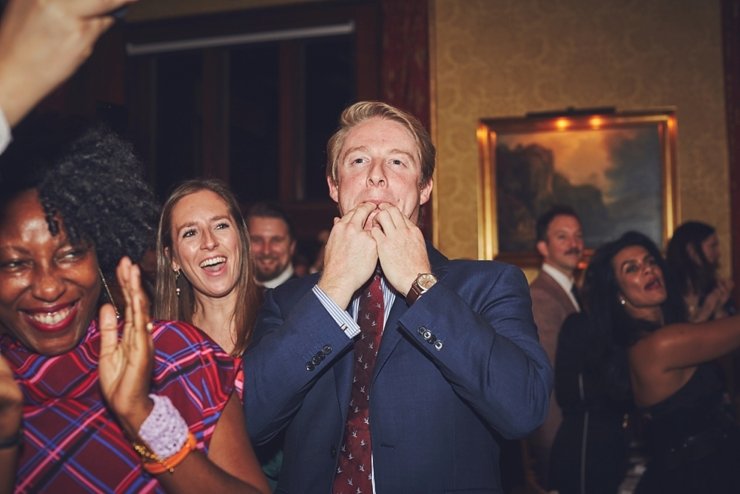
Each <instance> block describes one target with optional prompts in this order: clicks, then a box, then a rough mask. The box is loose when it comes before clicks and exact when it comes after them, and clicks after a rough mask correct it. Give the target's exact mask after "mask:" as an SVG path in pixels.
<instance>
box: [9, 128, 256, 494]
mask: <svg viewBox="0 0 740 494" xmlns="http://www.w3.org/2000/svg"><path fill="white" fill-rule="evenodd" d="M61 124H63V123H60V125H61ZM36 130H37V132H32V133H31V134H30V135H26V136H24V135H23V133H22V132H20V133H19V134H18V135H17V136H16V142H15V143H14V144H12V146H11V147H10V148H9V151H8V153H7V154H5V155H3V157H2V165H1V166H2V168H1V169H0V171H1V172H2V174H3V175H2V181H1V185H0V324H1V325H2V327H3V331H4V332H3V333H2V334H0V349H1V350H2V357H0V479H1V481H0V492H4V491H9V490H11V489H15V491H17V492H42V491H45V492H70V491H81V490H86V491H87V490H91V491H96V492H113V491H115V492H142V491H152V492H164V491H166V492H186V491H187V492H192V491H193V489H197V490H205V489H207V488H214V487H216V488H217V489H218V490H219V491H222V490H223V491H240V492H266V491H267V490H268V488H267V486H266V483H265V480H264V477H263V476H262V474H261V472H260V471H259V466H258V465H257V462H256V460H255V458H254V453H253V452H252V449H251V446H250V445H249V439H248V437H247V436H246V432H245V428H244V419H243V416H242V411H241V407H240V406H239V402H238V399H236V398H235V397H232V392H233V390H234V382H235V377H236V372H237V370H238V368H239V361H238V360H235V359H232V358H231V357H229V356H228V355H226V354H225V353H224V352H223V351H222V350H221V349H220V348H219V347H218V346H217V345H215V344H213V343H212V342H211V341H210V340H207V339H205V338H203V337H202V335H201V333H200V332H199V331H198V330H197V329H195V328H193V327H192V326H190V325H188V324H184V323H179V322H174V321H173V322H165V321H160V322H157V323H152V322H151V321H150V320H149V312H148V299H147V297H146V295H145V293H144V291H143V289H142V286H141V274H140V271H139V269H138V267H137V266H136V265H134V264H132V262H131V261H130V259H129V257H130V258H133V259H139V258H141V257H142V256H143V254H144V252H145V250H146V249H147V248H148V247H149V245H150V244H151V241H152V237H153V235H152V234H153V223H154V219H155V218H156V207H155V205H154V202H153V200H152V194H151V192H149V189H148V187H147V185H146V184H145V183H144V182H143V181H142V180H141V178H140V170H139V163H138V161H137V160H136V158H135V157H134V156H133V154H132V153H131V150H130V147H129V146H128V145H126V144H125V143H123V142H122V141H121V140H120V139H119V138H117V137H116V136H114V135H113V134H112V133H110V132H109V131H107V130H104V129H93V130H89V129H87V130H86V129H83V128H79V127H74V126H73V128H72V129H70V128H65V127H61V126H57V125H52V126H51V127H44V128H37V129H36ZM52 141H54V142H52ZM132 198H135V199H136V200H132ZM121 258H122V259H121ZM119 259H121V260H120V262H119ZM116 264H118V268H117V269H116V270H115V271H116V275H117V279H118V284H119V285H120V288H121V292H122V294H123V299H124V301H125V305H124V306H122V307H120V309H121V312H120V313H121V314H122V316H123V319H120V318H118V319H117V318H116V313H115V312H114V309H113V307H112V306H111V305H110V304H105V305H103V306H102V307H99V306H100V303H99V299H100V294H101V291H104V290H103V287H104V286H105V284H106V283H105V280H104V278H103V275H104V273H108V274H109V278H111V276H110V273H111V272H112V271H113V270H114V267H115V266H116ZM98 310H99V313H98ZM96 316H97V317H96ZM205 383H208V384H205ZM7 400H10V401H7ZM21 400H22V401H21ZM21 414H22V416H21ZM21 422H22V425H21ZM162 424H167V427H166V428H163V427H162ZM101 465H104V468H101ZM13 483H14V485H13ZM255 486H256V487H255Z"/></svg>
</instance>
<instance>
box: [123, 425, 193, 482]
mask: <svg viewBox="0 0 740 494" xmlns="http://www.w3.org/2000/svg"><path fill="white" fill-rule="evenodd" d="M195 445H196V441H195V436H194V435H193V433H192V432H189V433H188V438H187V440H186V441H185V444H183V446H182V448H181V449H180V451H178V452H177V453H175V454H174V455H172V456H170V457H168V458H160V457H159V456H157V455H156V454H154V453H153V452H152V451H151V450H150V449H149V448H148V447H147V446H146V445H145V444H142V443H134V449H135V450H136V452H137V453H139V456H141V459H142V466H143V468H144V470H146V471H147V472H149V473H151V474H152V475H159V474H160V473H164V472H170V473H174V472H175V467H176V466H177V465H179V464H180V463H182V461H183V460H184V459H185V458H186V457H187V456H188V455H189V454H190V452H191V451H193V450H194V449H195Z"/></svg>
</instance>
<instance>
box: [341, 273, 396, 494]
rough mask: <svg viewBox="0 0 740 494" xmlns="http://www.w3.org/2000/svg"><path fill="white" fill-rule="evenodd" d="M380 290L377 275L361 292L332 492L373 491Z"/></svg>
mask: <svg viewBox="0 0 740 494" xmlns="http://www.w3.org/2000/svg"><path fill="white" fill-rule="evenodd" d="M383 316H384V309H383V291H382V289H381V287H380V275H379V274H376V275H375V276H374V277H373V279H372V281H371V282H370V284H369V285H368V286H367V288H365V289H364V290H363V291H362V292H360V304H359V307H358V310H357V324H358V325H359V326H360V338H359V339H358V340H357V341H355V353H354V357H355V363H354V378H353V380H352V396H351V399H350V402H349V413H348V414H347V423H346V424H345V427H344V442H343V443H342V448H341V450H340V452H339V464H338V466H337V472H336V476H335V477H334V494H372V492H373V487H372V466H371V452H372V448H371V444H370V417H369V413H368V411H369V401H370V379H371V378H372V375H373V368H374V367H375V358H376V357H377V355H378V348H379V346H380V337H381V335H382V333H383Z"/></svg>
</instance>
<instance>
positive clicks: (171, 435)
mask: <svg viewBox="0 0 740 494" xmlns="http://www.w3.org/2000/svg"><path fill="white" fill-rule="evenodd" d="M149 398H151V399H152V400H153V401H154V408H152V411H151V413H150V414H149V416H148V417H147V418H146V420H144V423H142V424H141V427H139V437H140V438H141V439H142V440H143V441H144V442H145V443H146V445H147V446H149V449H150V450H151V451H152V452H153V453H154V454H155V455H157V457H159V458H161V459H166V458H169V457H170V456H172V455H174V454H175V453H177V452H178V451H180V450H181V449H182V448H183V446H184V445H185V442H186V441H187V440H188V432H189V431H188V424H186V423H185V419H183V418H182V415H180V412H179V411H178V410H177V408H175V405H173V404H172V402H171V401H170V399H169V398H168V397H166V396H157V395H155V394H150V395H149Z"/></svg>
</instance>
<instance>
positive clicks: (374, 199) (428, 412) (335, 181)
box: [244, 101, 552, 494]
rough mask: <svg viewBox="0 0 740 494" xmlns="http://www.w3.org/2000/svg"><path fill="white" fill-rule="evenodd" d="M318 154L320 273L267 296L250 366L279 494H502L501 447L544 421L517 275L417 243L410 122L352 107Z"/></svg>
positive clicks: (400, 115) (430, 162) (425, 141)
mask: <svg viewBox="0 0 740 494" xmlns="http://www.w3.org/2000/svg"><path fill="white" fill-rule="evenodd" d="M327 155H328V160H327V170H326V174H327V184H328V186H329V195H330V197H331V198H332V199H333V200H334V202H336V203H337V204H338V206H339V216H338V217H337V218H335V219H334V225H333V227H332V229H331V232H330V234H329V238H328V241H327V244H326V251H325V255H324V261H325V262H324V267H323V271H322V273H321V274H314V275H309V276H305V277H302V278H299V279H297V280H294V281H291V282H290V283H286V284H284V285H283V286H280V287H278V288H276V289H275V290H268V291H267V293H266V296H265V303H264V306H263V309H262V311H261V313H260V315H259V316H258V320H257V325H256V329H255V336H254V340H253V343H252V345H251V347H250V348H249V349H248V350H247V353H246V354H245V357H244V375H245V382H244V393H245V396H244V408H245V411H246V415H247V428H248V430H249V433H250V435H251V437H253V438H254V440H255V442H257V443H264V442H267V441H269V440H270V439H271V438H272V437H274V436H275V435H276V434H279V433H280V432H281V431H284V433H285V443H284V448H283V451H284V459H283V467H282V470H281V472H280V478H279V481H278V487H277V489H276V492H285V493H288V492H301V493H308V494H312V493H321V494H326V493H329V492H331V493H333V494H342V493H346V494H350V493H351V494H357V493H364V494H371V493H372V492H377V493H392V494H394V493H404V494H414V493H424V494H442V493H443V492H451V491H455V492H463V491H465V492H491V493H502V492H503V490H502V488H501V472H500V470H499V468H498V464H499V442H500V440H501V438H502V437H504V438H515V437H516V438H521V437H524V436H526V435H527V434H529V433H530V432H531V431H532V430H534V429H535V428H536V427H537V426H539V425H540V424H541V423H542V420H543V419H544V417H545V414H546V412H547V401H548V397H549V395H550V389H551V379H552V370H551V368H550V365H549V363H548V361H547V356H546V355H545V352H544V350H543V349H542V347H541V346H540V345H539V343H538V342H537V333H536V328H535V326H534V321H533V319H532V311H531V309H530V307H531V302H530V299H529V290H528V287H527V283H526V280H525V279H524V277H523V274H522V272H521V270H519V269H517V268H515V267H513V266H509V265H506V264H503V263H499V262H495V261H467V260H449V259H447V258H446V257H444V256H443V255H442V254H441V253H440V252H439V251H437V250H436V249H435V248H434V247H432V246H431V245H430V244H428V243H426V242H425V240H424V236H423V234H422V232H421V230H420V229H419V227H418V224H419V217H420V208H421V206H422V205H423V204H425V203H426V202H428V201H429V199H430V195H431V192H432V185H433V174H434V166H435V149H434V146H433V144H432V142H431V138H430V136H429V133H428V132H427V131H426V129H424V127H423V126H422V125H421V124H420V123H419V121H418V120H417V119H416V118H415V117H413V116H411V115H409V114H408V113H406V112H404V111H402V110H399V109H398V108H394V107H392V106H390V105H387V104H385V103H380V102H374V101H364V102H359V103H355V104H354V105H352V106H350V107H349V108H347V109H345V110H344V112H343V113H342V116H341V118H340V128H339V129H338V130H337V132H336V133H335V134H334V135H333V136H332V137H331V139H330V140H329V144H328V145H327Z"/></svg>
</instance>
